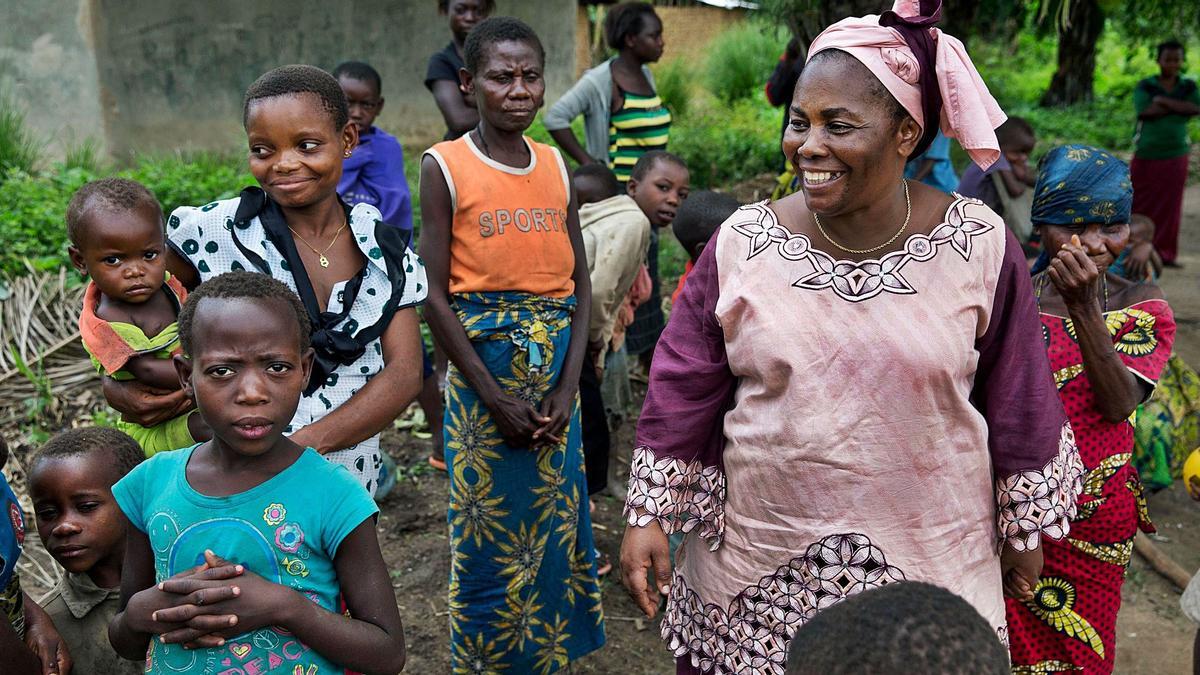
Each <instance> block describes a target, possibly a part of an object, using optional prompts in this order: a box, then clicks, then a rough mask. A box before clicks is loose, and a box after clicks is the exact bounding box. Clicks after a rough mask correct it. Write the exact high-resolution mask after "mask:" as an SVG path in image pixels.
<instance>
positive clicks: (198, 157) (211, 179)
mask: <svg viewBox="0 0 1200 675" xmlns="http://www.w3.org/2000/svg"><path fill="white" fill-rule="evenodd" d="M117 175H120V176H123V177H125V178H130V179H132V180H136V181H137V182H139V183H141V184H142V185H145V186H146V187H147V188H149V189H150V191H151V192H153V193H154V196H155V197H158V201H159V202H160V203H161V204H162V206H163V213H164V214H169V213H171V211H173V210H175V209H176V208H178V207H180V206H194V205H200V204H206V203H208V202H211V201H216V200H218V199H230V198H232V197H236V196H237V195H238V193H239V192H241V191H242V188H244V187H246V186H247V185H257V182H255V180H254V176H252V175H250V172H249V170H248V169H247V168H246V159H245V158H244V157H241V156H236V155H230V154H221V153H213V152H192V153H176V154H172V155H147V156H143V157H139V158H138V160H137V164H136V165H135V166H134V167H133V168H132V169H127V170H124V171H120V172H118V174H117Z"/></svg>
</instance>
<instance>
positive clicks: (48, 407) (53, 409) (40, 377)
mask: <svg viewBox="0 0 1200 675" xmlns="http://www.w3.org/2000/svg"><path fill="white" fill-rule="evenodd" d="M8 351H9V357H10V358H11V359H12V361H13V364H14V365H16V368H17V371H18V372H20V373H21V376H22V377H24V378H25V379H26V380H29V383H30V384H32V385H33V391H34V394H33V396H31V397H30V398H28V399H27V400H26V401H25V407H26V411H25V416H26V419H27V420H28V422H29V423H30V424H31V425H33V426H34V427H36V428H37V429H40V428H42V427H46V426H53V425H54V423H56V422H57V421H58V420H57V419H56V418H57V417H58V415H57V413H58V409H59V406H58V400H57V399H56V398H55V397H54V386H53V385H52V384H51V382H50V378H49V377H47V376H46V370H45V368H44V367H43V366H42V364H41V363H40V362H39V363H38V364H37V366H36V369H35V368H34V367H31V366H30V365H29V364H28V363H26V362H25V359H23V358H21V353H20V352H19V351H18V350H17V346H16V345H10V346H9V350H8ZM37 429H35V430H34V431H31V432H30V433H32V434H36V431H37Z"/></svg>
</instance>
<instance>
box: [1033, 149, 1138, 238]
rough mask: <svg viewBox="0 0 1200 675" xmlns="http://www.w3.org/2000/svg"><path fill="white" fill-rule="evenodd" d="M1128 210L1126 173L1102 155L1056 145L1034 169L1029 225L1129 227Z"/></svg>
mask: <svg viewBox="0 0 1200 675" xmlns="http://www.w3.org/2000/svg"><path fill="white" fill-rule="evenodd" d="M1132 206H1133V183H1132V182H1131V181H1130V179H1129V167H1128V166H1127V165H1126V164H1125V162H1122V161H1121V160H1120V159H1117V158H1116V157H1115V156H1114V155H1113V154H1112V153H1110V152H1108V151H1107V150H1101V149H1099V148H1093V147H1091V146H1087V145H1061V146H1059V147H1057V148H1054V149H1053V150H1051V151H1050V152H1048V153H1046V156H1045V157H1043V158H1042V161H1041V162H1040V163H1039V164H1038V179H1037V187H1035V188H1034V192H1033V213H1032V214H1031V215H1032V220H1033V224H1034V225H1073V224H1077V223H1103V224H1105V225H1109V224H1112V223H1128V222H1129V212H1130V209H1131V208H1132Z"/></svg>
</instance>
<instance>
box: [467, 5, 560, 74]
mask: <svg viewBox="0 0 1200 675" xmlns="http://www.w3.org/2000/svg"><path fill="white" fill-rule="evenodd" d="M500 42H524V43H525V44H527V45H530V46H532V47H533V48H534V50H535V51H537V53H538V58H539V59H541V61H542V64H543V65H545V63H546V50H545V49H544V48H543V47H542V41H541V40H540V39H539V38H538V36H537V33H535V32H534V30H533V29H532V28H530V27H529V25H528V24H526V23H525V22H524V21H521V20H520V19H514V18H512V17H511V16H495V17H492V18H490V19H484V20H483V21H480V22H479V23H478V24H476V25H475V27H474V28H472V29H471V34H470V35H468V36H467V43H466V44H464V45H463V62H464V63H465V65H466V66H467V72H469V73H471V74H474V73H476V72H478V71H479V67H480V66H482V65H483V62H484V60H485V59H487V50H488V49H490V48H491V46H492V45H494V44H497V43H500Z"/></svg>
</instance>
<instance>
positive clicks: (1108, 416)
mask: <svg viewBox="0 0 1200 675" xmlns="http://www.w3.org/2000/svg"><path fill="white" fill-rule="evenodd" d="M1132 199H1133V187H1132V185H1131V183H1130V180H1129V167H1128V166H1126V165H1125V163H1124V162H1122V161H1121V160H1119V159H1117V158H1116V157H1114V156H1113V155H1111V154H1109V153H1108V152H1105V151H1103V150H1099V149H1096V148H1091V147H1087V146H1083V145H1068V146H1063V147H1058V148H1055V149H1053V150H1051V151H1050V152H1049V153H1048V154H1047V155H1046V156H1045V157H1044V158H1043V159H1042V162H1041V165H1040V166H1039V171H1038V181H1037V187H1036V188H1035V192H1034V201H1033V214H1032V216H1033V223H1034V226H1035V227H1037V228H1038V230H1039V231H1040V233H1041V236H1042V243H1043V245H1044V246H1045V251H1046V254H1045V260H1044V261H1043V263H1044V264H1043V265H1040V267H1042V270H1041V271H1039V272H1037V273H1036V274H1035V276H1034V283H1033V287H1034V293H1035V295H1036V296H1037V300H1038V311H1039V313H1040V316H1041V322H1042V327H1043V335H1044V336H1045V338H1046V351H1047V353H1048V356H1049V358H1050V367H1051V370H1053V371H1054V380H1055V383H1056V384H1057V386H1058V393H1059V397H1060V398H1061V399H1062V402H1063V405H1064V407H1065V408H1066V411H1067V415H1068V416H1069V417H1070V419H1071V426H1072V427H1073V428H1074V430H1075V440H1076V443H1077V444H1078V446H1079V454H1080V456H1081V457H1082V459H1083V463H1084V467H1085V469H1086V470H1087V473H1086V474H1085V478H1084V493H1083V495H1081V496H1080V497H1079V501H1078V513H1077V514H1076V516H1075V517H1074V518H1073V519H1072V522H1071V531H1070V535H1069V536H1068V538H1066V539H1063V540H1062V541H1047V542H1045V544H1043V548H1044V556H1045V563H1044V566H1043V568H1042V576H1041V579H1040V580H1039V581H1038V582H1037V586H1036V587H1035V589H1034V594H1033V599H1032V600H1029V601H1020V600H1014V599H1012V598H1006V600H1005V602H1006V605H1007V614H1008V628H1009V638H1010V642H1011V648H1012V657H1013V658H1012V662H1013V670H1014V672H1059V671H1068V670H1069V671H1078V670H1082V671H1083V672H1085V673H1110V672H1112V669H1113V664H1114V663H1115V658H1116V654H1115V652H1116V650H1115V646H1116V639H1115V631H1116V623H1117V610H1118V609H1119V608H1120V606H1121V583H1122V581H1123V580H1124V577H1125V568H1126V567H1127V566H1128V564H1129V556H1130V553H1131V551H1132V550H1133V538H1134V535H1135V534H1136V533H1137V530H1138V528H1139V527H1140V528H1141V529H1143V530H1146V531H1150V530H1152V529H1153V527H1152V526H1151V525H1150V523H1149V520H1148V518H1147V516H1146V508H1145V501H1144V499H1143V498H1142V485H1141V482H1140V481H1139V480H1138V474H1137V471H1136V470H1135V469H1134V468H1133V466H1132V465H1131V464H1130V455H1131V453H1132V451H1133V431H1134V429H1133V424H1132V423H1131V421H1130V415H1131V414H1132V413H1133V411H1134V410H1135V409H1136V408H1137V406H1138V405H1139V404H1140V403H1142V402H1143V401H1145V400H1146V399H1147V398H1148V397H1149V396H1150V394H1151V392H1152V391H1153V390H1154V387H1155V384H1156V382H1157V381H1158V377H1159V374H1160V373H1161V372H1162V370H1163V366H1164V365H1165V364H1166V362H1167V359H1168V357H1169V356H1170V354H1171V343H1172V341H1173V339H1174V337H1175V321H1174V319H1173V318H1172V315H1171V308H1170V307H1169V306H1168V305H1167V303H1166V301H1165V300H1163V296H1162V292H1161V291H1160V290H1159V288H1158V287H1157V286H1154V285H1152V284H1144V283H1136V282H1132V281H1128V280H1126V279H1124V278H1122V277H1120V276H1117V275H1115V274H1112V273H1111V272H1109V266H1110V265H1112V263H1113V261H1114V260H1115V259H1116V258H1117V256H1119V255H1120V254H1121V251H1122V250H1123V249H1124V248H1125V246H1126V244H1127V243H1128V241H1129V215H1130V213H1129V211H1130V205H1131V203H1132Z"/></svg>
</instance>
